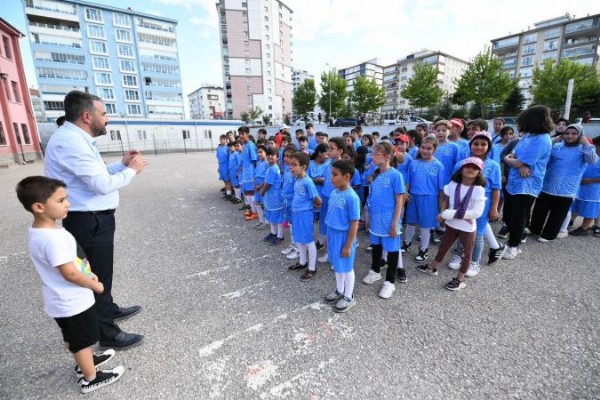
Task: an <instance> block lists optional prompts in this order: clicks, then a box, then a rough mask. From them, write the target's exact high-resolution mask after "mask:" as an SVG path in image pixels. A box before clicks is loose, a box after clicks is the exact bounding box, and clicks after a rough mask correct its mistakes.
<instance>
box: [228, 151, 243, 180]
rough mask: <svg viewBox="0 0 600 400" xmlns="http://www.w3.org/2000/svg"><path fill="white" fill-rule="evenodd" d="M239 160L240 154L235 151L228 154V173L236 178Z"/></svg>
mask: <svg viewBox="0 0 600 400" xmlns="http://www.w3.org/2000/svg"><path fill="white" fill-rule="evenodd" d="M240 159H241V156H240V153H238V152H237V151H234V152H233V153H229V172H230V173H232V174H235V175H236V176H237V173H238V172H239V170H240Z"/></svg>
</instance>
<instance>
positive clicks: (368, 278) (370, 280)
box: [362, 269, 381, 285]
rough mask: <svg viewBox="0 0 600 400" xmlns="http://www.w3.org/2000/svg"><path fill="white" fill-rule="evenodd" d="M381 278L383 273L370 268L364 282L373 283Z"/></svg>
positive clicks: (366, 283)
mask: <svg viewBox="0 0 600 400" xmlns="http://www.w3.org/2000/svg"><path fill="white" fill-rule="evenodd" d="M379 280H381V274H380V273H379V272H375V271H373V270H372V269H370V270H369V273H368V274H367V276H365V277H364V278H363V280H362V282H363V283H364V284H365V285H372V284H374V283H375V282H377V281H379Z"/></svg>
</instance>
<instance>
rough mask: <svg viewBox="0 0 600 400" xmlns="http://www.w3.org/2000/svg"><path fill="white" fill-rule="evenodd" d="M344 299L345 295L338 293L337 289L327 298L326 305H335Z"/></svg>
mask: <svg viewBox="0 0 600 400" xmlns="http://www.w3.org/2000/svg"><path fill="white" fill-rule="evenodd" d="M342 297H344V295H343V294H341V293H338V291H337V289H336V290H334V291H333V292H331V293H329V294H328V295H327V296H325V303H335V302H336V301H338V300H340V299H341V298H342Z"/></svg>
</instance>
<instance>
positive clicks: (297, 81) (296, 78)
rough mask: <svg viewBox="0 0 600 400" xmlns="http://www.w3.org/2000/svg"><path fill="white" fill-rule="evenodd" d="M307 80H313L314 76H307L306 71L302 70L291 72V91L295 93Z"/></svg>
mask: <svg viewBox="0 0 600 400" xmlns="http://www.w3.org/2000/svg"><path fill="white" fill-rule="evenodd" d="M307 79H315V77H314V75H312V74H309V73H308V71H305V70H303V69H293V70H292V90H293V92H294V93H296V89H298V86H300V85H302V84H303V83H304V81H305V80H307Z"/></svg>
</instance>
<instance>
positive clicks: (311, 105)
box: [292, 79, 317, 117]
mask: <svg viewBox="0 0 600 400" xmlns="http://www.w3.org/2000/svg"><path fill="white" fill-rule="evenodd" d="M316 104H317V89H316V87H315V80H314V79H307V80H305V81H304V82H302V84H300V85H299V86H298V88H297V89H296V93H295V94H294V99H293V100H292V106H293V107H294V110H296V114H297V115H300V116H302V117H304V116H305V115H306V114H308V113H309V112H310V111H313V110H314V109H315V105H316Z"/></svg>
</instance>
